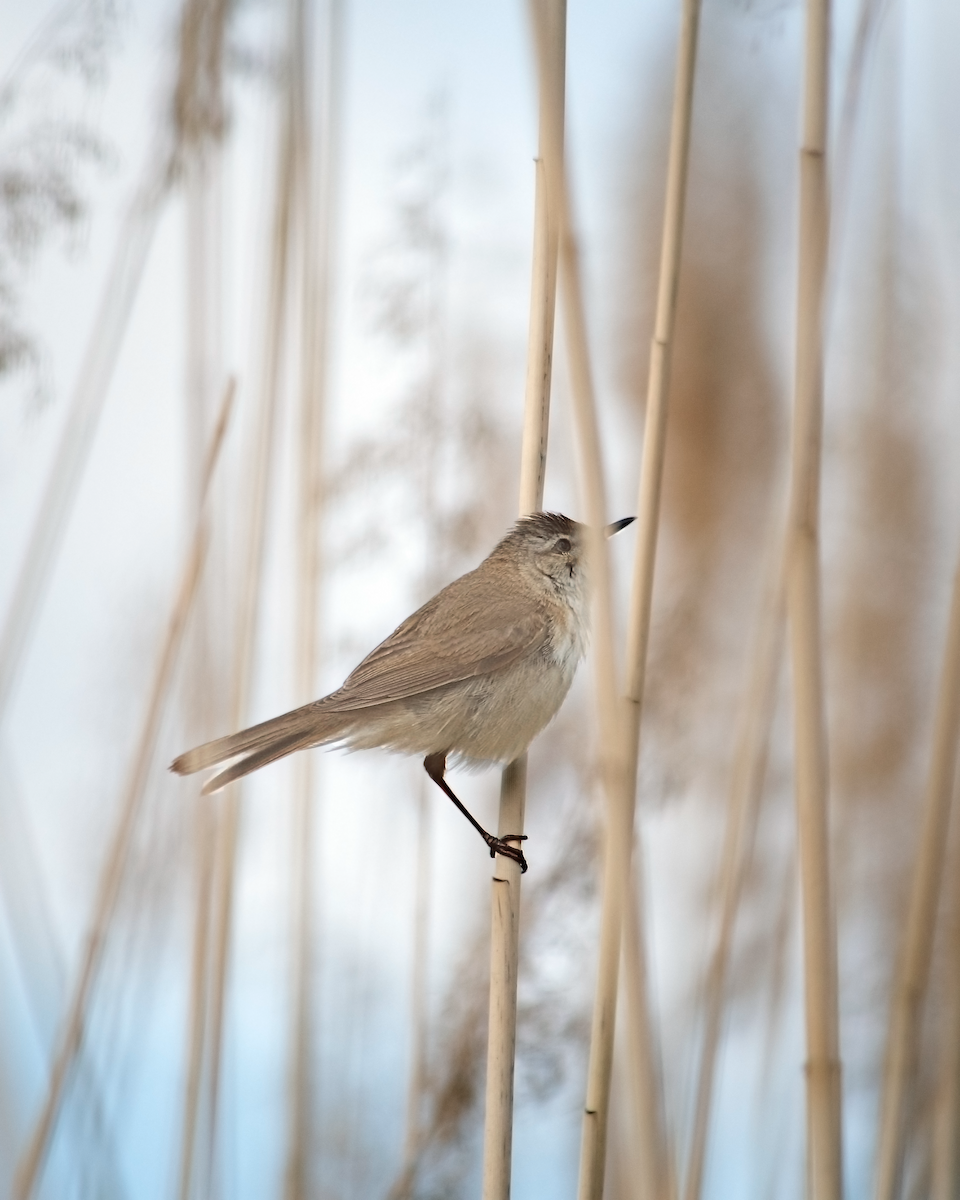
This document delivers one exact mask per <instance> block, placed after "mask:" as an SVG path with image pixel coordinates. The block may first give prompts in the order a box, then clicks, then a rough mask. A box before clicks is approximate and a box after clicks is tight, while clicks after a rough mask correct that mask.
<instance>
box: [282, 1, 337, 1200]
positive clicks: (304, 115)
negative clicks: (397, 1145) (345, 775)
mask: <svg viewBox="0 0 960 1200" xmlns="http://www.w3.org/2000/svg"><path fill="white" fill-rule="evenodd" d="M325 8H326V17H327V19H326V23H325V25H326V27H325V29H324V34H325V36H324V39H323V41H324V46H325V50H326V56H325V61H324V63H323V66H322V85H323V97H322V102H321V106H320V127H319V129H316V128H315V126H316V122H315V121H314V119H313V118H314V111H313V109H314V103H313V97H312V87H311V82H312V79H313V77H314V71H315V68H314V64H313V56H312V53H311V51H310V47H311V46H312V45H313V40H314V20H313V12H314V11H315V6H314V5H308V4H306V3H304V2H303V0H300V3H298V4H297V6H296V15H295V21H294V26H295V35H294V40H295V42H297V43H298V45H299V52H298V53H296V54H295V68H294V78H293V86H294V90H295V97H294V108H295V119H296V123H297V130H296V133H297V137H296V143H297V148H296V153H295V169H296V171H297V184H298V191H299V196H298V215H299V232H300V235H301V238H302V241H303V255H302V260H303V266H302V271H303V275H302V279H301V306H302V312H301V317H302V324H301V334H300V356H301V361H300V469H299V475H300V477H299V489H300V506H299V507H300V511H299V528H298V537H299V564H298V565H299V571H298V575H299V578H298V598H297V615H296V622H297V639H296V663H295V668H296V673H297V690H298V693H299V698H300V702H301V703H306V702H307V701H309V700H311V699H313V698H314V696H315V695H316V687H317V667H318V659H319V652H320V628H319V615H318V609H319V601H320V574H321V550H320V533H321V524H322V516H323V512H322V502H323V452H324V425H325V416H326V407H327V381H328V369H327V359H328V347H329V311H330V294H331V245H332V233H333V222H334V205H335V191H336V180H335V172H336V169H337V153H336V151H337V134H338V119H339V108H340V60H341V55H342V45H341V38H342V14H341V5H340V3H339V0H329V2H328V3H327V5H326V6H325ZM314 766H315V763H314V758H313V756H312V755H310V754H301V755H299V756H298V757H297V760H296V767H295V769H296V776H295V793H294V822H293V824H294V845H293V853H294V889H293V914H292V916H293V928H294V964H293V971H294V978H293V1012H292V1028H293V1036H292V1038H291V1057H290V1066H289V1079H290V1100H289V1103H290V1133H289V1145H288V1148H287V1170H286V1195H287V1197H288V1200H304V1198H305V1197H307V1196H308V1195H311V1194H312V1193H313V1191H314V1187H313V1182H312V1178H311V1169H310V1167H311V1164H310V1146H311V1131H312V1127H313V1101H314V1096H313V1079H312V1065H313V1055H314V1046H315V1040H316V1032H315V1028H314V1004H315V991H316V989H315V986H314V969H313V967H314V959H313V935H314V904H315V900H314V893H313V888H312V886H311V862H312V853H313V849H314V809H313V805H314V802H315V797H314V791H315V781H314Z"/></svg>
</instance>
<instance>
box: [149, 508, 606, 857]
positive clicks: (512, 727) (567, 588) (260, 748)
mask: <svg viewBox="0 0 960 1200" xmlns="http://www.w3.org/2000/svg"><path fill="white" fill-rule="evenodd" d="M626 523H627V522H618V523H617V525H616V528H621V527H622V525H623V524H626ZM613 531H614V527H613V526H611V527H610V530H609V531H608V532H613ZM584 533H585V530H584V528H583V526H581V525H578V524H577V522H575V521H572V520H570V518H569V517H564V516H562V515H561V514H559V513H534V514H532V515H531V516H529V517H523V518H521V519H520V520H519V521H517V523H516V524H515V525H514V526H513V528H512V529H511V530H510V531H509V532H508V533H507V535H506V536H505V537H504V538H503V539H502V540H501V541H500V542H499V543H498V545H497V546H496V547H495V548H494V550H493V551H492V553H491V554H490V555H489V556H488V557H487V558H486V559H484V561H483V562H482V563H481V564H480V565H479V566H478V567H477V568H476V569H475V570H473V571H470V572H468V573H467V574H466V575H463V576H461V577H460V578H459V579H456V580H454V582H453V583H451V584H449V585H448V586H447V587H445V588H443V590H442V591H440V592H438V593H437V595H436V596H434V597H433V598H432V599H431V600H428V601H427V603H426V604H424V605H423V607H422V608H419V609H418V610H417V611H416V612H415V613H413V615H412V616H410V617H408V618H407V619H406V620H405V621H404V622H403V624H402V625H400V626H399V627H398V628H397V629H395V630H394V632H393V633H391V634H390V636H389V637H388V638H386V639H385V640H384V641H383V642H381V643H380V645H379V646H377V647H376V649H374V650H373V651H371V653H370V654H368V655H367V657H366V658H365V659H364V660H363V661H362V662H361V663H360V664H359V666H358V667H357V668H356V669H355V670H354V671H353V672H352V673H351V674H350V675H349V676H348V677H347V679H346V681H345V682H344V684H343V686H342V687H340V688H338V689H337V691H335V692H331V693H330V695H328V696H324V697H323V698H322V699H320V700H316V701H314V702H313V703H311V704H306V705H304V706H303V707H301V708H297V709H294V710H293V711H292V712H288V713H284V714H283V715H282V716H279V717H274V718H273V719H272V720H269V721H264V722H262V723H261V724H259V725H254V726H252V727H251V728H249V729H244V730H242V731H241V732H240V733H235V734H231V735H229V736H228V737H223V738H218V739H217V740H216V741H213V742H207V743H206V744H205V745H202V746H198V747H197V748H196V749H194V750H189V751H187V753H186V754H182V755H181V756H180V757H179V758H177V759H175V761H174V762H173V764H172V765H171V770H173V771H176V772H177V773H178V774H181V775H188V774H192V773H193V772H194V771H200V770H203V769H205V768H207V767H211V766H215V765H217V764H218V763H221V762H226V761H228V760H229V759H233V758H239V761H238V762H236V763H234V764H233V765H232V766H230V767H228V768H227V769H226V770H225V771H221V772H220V773H219V774H217V775H215V776H214V777H213V779H211V780H209V781H208V782H207V783H206V784H205V785H204V788H203V791H204V793H209V792H213V791H216V790H217V789H218V788H221V787H223V786H225V785H226V784H228V783H230V782H232V781H233V780H235V779H239V778H240V777H241V776H243V775H247V774H249V773H250V772H251V771H255V770H257V769H258V768H260V767H263V766H266V764H267V763H270V762H273V761H275V760H276V759H278V758H282V757H284V756H285V755H287V754H291V753H292V752H293V751H295V750H300V749H304V748H306V747H309V746H320V745H327V744H331V743H333V744H341V745H345V746H347V747H348V748H350V749H355V750H356V749H369V748H372V747H375V746H382V747H385V748H386V749H389V750H396V751H399V752H401V753H406V754H420V755H423V756H424V759H425V763H424V765H425V767H426V769H427V772H428V774H430V777H431V778H432V779H434V781H435V782H436V783H438V784H439V786H440V787H441V788H443V790H444V791H445V792H446V793H447V795H449V796H450V798H451V799H452V800H453V801H454V803H455V804H456V805H457V807H458V808H460V809H461V811H462V812H464V814H465V815H466V816H467V818H468V819H469V820H470V821H471V823H472V824H474V826H475V827H476V828H477V829H478V830H479V831H480V833H481V834H482V836H483V837H484V839H485V840H486V842H487V845H488V846H490V847H491V854H492V853H494V851H496V852H497V853H505V854H507V855H508V856H509V857H512V858H514V859H516V860H517V861H518V862H520V863H521V865H522V866H523V867H524V868H525V865H526V864H525V863H524V860H523V855H522V854H521V853H520V851H519V848H517V847H515V846H510V845H509V844H508V843H507V842H504V841H502V840H501V839H497V838H494V837H492V835H490V834H488V833H486V832H485V831H484V830H483V829H481V827H480V826H479V825H477V823H476V821H474V819H473V817H471V816H470V814H469V813H467V811H466V809H464V808H463V806H462V805H461V804H460V801H459V800H457V798H456V796H454V794H453V792H452V791H450V789H449V787H448V786H447V784H446V783H445V782H444V780H443V773H444V768H445V765H446V759H447V757H448V756H449V755H454V756H455V757H456V758H457V759H458V761H460V762H463V763H466V764H467V765H482V764H485V763H494V762H500V763H507V762H512V761H513V759H515V758H517V757H518V756H519V755H520V754H522V753H523V751H524V750H525V749H526V748H527V746H528V745H529V743H530V741H531V740H532V739H533V737H534V736H535V735H536V734H537V733H539V732H540V730H541V729H542V728H543V727H544V726H545V725H546V724H547V723H548V721H550V720H551V718H552V717H553V716H554V715H555V714H556V712H557V710H558V709H559V707H560V705H561V703H562V702H563V699H564V697H565V696H566V694H567V691H568V690H569V688H570V684H571V682H572V680H573V676H574V673H575V671H576V667H577V663H578V662H579V661H580V659H581V658H582V657H583V654H584V651H585V648H586V635H587V589H586V581H585V578H584V570H583V566H584V554H585V539H584Z"/></svg>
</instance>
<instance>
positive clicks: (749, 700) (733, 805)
mask: <svg viewBox="0 0 960 1200" xmlns="http://www.w3.org/2000/svg"><path fill="white" fill-rule="evenodd" d="M778 532H779V531H778ZM771 567H772V570H770V571H768V574H771V575H772V576H773V578H772V579H770V580H769V581H768V582H767V586H766V588H765V589H764V594H763V597H762V599H761V609H760V619H759V622H758V626H757V632H756V640H755V642H754V647H753V662H752V665H751V670H750V681H749V684H748V688H747V694H746V697H745V703H744V710H743V715H742V718H741V721H740V729H739V731H738V735H737V746H736V752H735V755H734V764H733V775H732V778H731V781H730V796H729V804H728V810H727V827H726V832H725V835H724V844H723V853H722V856H721V865H720V878H719V887H718V894H719V897H720V928H719V930H718V933H717V944H716V947H715V948H714V952H713V956H712V958H711V961H710V967H709V970H708V973H707V979H706V987H705V989H704V993H705V994H704V1009H705V1012H704V1033H703V1050H702V1052H701V1059H700V1073H699V1076H698V1079H697V1093H696V1101H695V1107H694V1119H693V1133H692V1135H691V1138H690V1154H689V1158H688V1162H687V1176H686V1180H685V1184H684V1200H700V1194H701V1191H702V1190H703V1172H704V1166H705V1163H706V1154H707V1135H708V1133H709V1126H710V1108H711V1104H712V1101H713V1080H714V1074H715V1071H716V1062H717V1054H718V1050H719V1046H720V1031H721V1024H722V1019H723V1003H724V998H725V989H726V980H727V968H728V966H729V962H730V955H731V952H732V950H733V934H734V927H735V924H736V919H737V912H738V910H739V908H740V900H741V897H742V895H743V886H744V883H745V881H746V877H747V871H748V870H749V866H750V859H751V857H752V855H753V845H754V840H755V836H756V830H757V820H758V818H759V815H760V800H761V796H762V793H763V782H764V778H765V777H766V771H767V755H768V751H769V745H770V726H771V723H772V721H773V710H774V704H775V702H776V691H777V679H778V676H779V673H780V670H779V669H780V656H781V654H782V651H783V623H784V609H785V596H784V593H785V578H784V564H783V555H782V554H781V553H778V554H776V555H775V556H773V557H772V558H771Z"/></svg>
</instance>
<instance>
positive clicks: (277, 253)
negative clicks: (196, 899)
mask: <svg viewBox="0 0 960 1200" xmlns="http://www.w3.org/2000/svg"><path fill="white" fill-rule="evenodd" d="M293 29H294V22H293V20H292V19H291V20H290V21H289V29H288V53H292V49H291V42H292V39H293ZM285 82H286V86H285V89H284V95H283V98H282V101H281V105H280V152H279V161H278V164H277V192H276V197H275V202H274V217H273V236H272V239H271V255H270V284H269V288H268V291H267V312H266V319H265V322H264V323H265V327H266V338H265V346H264V360H263V377H262V382H261V389H260V408H259V420H258V422H257V427H256V434H255V437H254V440H253V443H252V445H251V449H250V454H251V457H250V466H249V468H248V470H247V471H246V472H245V475H244V484H245V491H246V495H247V496H248V497H249V509H248V513H249V517H248V520H249V524H248V526H247V544H246V562H245V569H244V574H243V577H242V579H241V584H240V589H239V596H238V604H237V609H238V615H237V625H236V631H235V633H236V640H235V644H234V659H233V666H234V680H233V687H232V692H231V699H230V728H232V729H240V728H242V726H243V725H244V723H245V721H246V718H247V710H248V708H249V703H250V692H251V686H252V679H253V667H254V650H255V644H256V635H257V621H258V616H259V611H260V599H261V593H262V590H263V589H262V585H263V563H264V547H265V544H266V530H267V516H268V507H269V500H270V496H271V490H272V489H271V484H272V476H273V465H274V464H273V460H274V442H275V440H276V438H275V435H276V427H277V417H278V410H279V407H280V382H281V370H282V362H283V349H284V337H285V330H286V318H287V306H288V300H289V277H290V240H291V229H292V223H293V217H294V206H293V196H294V139H295V127H294V112H293V99H294V98H293V92H292V88H291V86H290V80H289V78H287V79H286V81H285ZM218 800H219V807H218V818H217V846H216V859H217V861H216V867H215V873H214V878H215V882H214V909H213V919H214V932H213V939H212V945H211V953H212V955H213V966H212V991H211V1003H210V1069H209V1073H208V1093H207V1111H206V1118H205V1127H206V1130H207V1134H208V1137H209V1154H208V1178H207V1180H206V1182H205V1188H206V1190H207V1191H208V1192H212V1190H213V1186H214V1172H215V1167H216V1145H217V1137H218V1111H219V1099H220V1082H221V1079H220V1077H221V1063H222V1058H223V1030H224V1012H225V1006H226V990H227V980H228V970H229V953H230V943H231V939H232V931H233V899H234V877H235V874H236V857H237V844H238V840H239V834H240V818H241V809H240V786H239V785H238V784H232V785H231V786H230V787H228V788H226V789H225V790H224V792H223V793H222V794H221V796H220V797H218Z"/></svg>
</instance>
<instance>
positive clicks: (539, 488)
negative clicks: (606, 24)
mask: <svg viewBox="0 0 960 1200" xmlns="http://www.w3.org/2000/svg"><path fill="white" fill-rule="evenodd" d="M533 3H534V6H535V8H539V11H538V12H535V14H534V28H535V29H537V28H538V27H539V26H540V24H541V20H542V24H543V27H544V29H545V35H544V38H543V40H544V43H545V50H544V53H543V59H544V61H545V63H546V64H547V65H546V67H545V69H543V70H541V72H540V74H539V85H540V86H539V99H540V103H539V107H540V132H539V138H540V147H539V159H538V163H537V177H536V200H535V211H534V237H533V269H532V281H531V289H530V329H529V333H528V339H527V382H526V393H525V396H524V422H523V445H522V448H521V457H520V501H519V509H520V515H521V516H523V515H524V514H525V513H529V512H537V511H539V510H540V509H541V508H542V507H543V487H544V477H545V472H546V454H547V431H548V427H549V414H550V387H551V382H552V376H553V331H554V319H555V313H556V294H557V293H556V285H557V245H558V236H559V213H558V210H557V201H556V195H555V193H552V192H551V188H550V178H551V175H552V174H554V173H555V171H556V169H557V167H558V166H559V163H560V161H561V159H562V155H563V120H564V95H565V77H566V33H567V6H566V0H533ZM526 781H527V758H526V755H523V756H522V757H521V758H519V759H518V760H517V761H516V762H514V763H511V764H510V765H509V766H508V767H507V768H506V770H505V771H504V772H503V778H502V781H501V788H500V815H499V821H498V831H499V836H501V837H502V836H503V835H505V834H522V833H523V820H524V813H525V809H526ZM490 920H491V927H490V1011H489V1036H488V1042H487V1082H486V1109H485V1117H484V1133H483V1139H484V1140H483V1200H508V1197H509V1195H510V1172H511V1166H512V1161H513V1080H514V1060H515V1057H516V1041H517V970H518V963H519V957H520V867H519V865H518V864H517V863H515V862H514V861H513V860H512V859H508V858H504V857H503V856H502V855H497V858H496V865H495V868H494V877H493V886H492V891H491V915H490Z"/></svg>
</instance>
